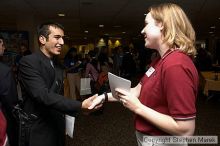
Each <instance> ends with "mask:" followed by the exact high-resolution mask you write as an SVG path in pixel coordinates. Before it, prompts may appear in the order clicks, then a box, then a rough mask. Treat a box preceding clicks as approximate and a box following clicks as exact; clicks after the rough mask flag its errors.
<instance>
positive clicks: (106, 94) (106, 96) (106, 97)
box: [103, 92, 108, 102]
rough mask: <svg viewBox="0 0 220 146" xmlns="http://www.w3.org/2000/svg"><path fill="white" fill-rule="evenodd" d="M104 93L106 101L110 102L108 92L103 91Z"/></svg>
mask: <svg viewBox="0 0 220 146" xmlns="http://www.w3.org/2000/svg"><path fill="white" fill-rule="evenodd" d="M103 94H104V97H105V98H104V102H108V93H106V92H104V93H103Z"/></svg>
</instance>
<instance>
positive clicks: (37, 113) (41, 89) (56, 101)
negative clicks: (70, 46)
mask: <svg viewBox="0 0 220 146" xmlns="http://www.w3.org/2000/svg"><path fill="white" fill-rule="evenodd" d="M63 37H64V28H63V27H62V26H61V25H60V24H57V23H44V24H42V25H40V26H39V27H38V41H39V45H40V50H39V51H37V52H36V53H33V54H31V55H27V56H24V57H23V58H22V59H21V60H20V65H19V71H18V79H19V82H20V85H21V90H22V97H23V99H24V111H26V112H27V113H28V114H29V115H30V114H32V115H34V118H33V119H32V123H31V126H30V130H29V131H28V132H29V133H28V135H29V139H28V141H27V143H26V145H27V146H64V145H65V116H64V115H65V114H68V115H73V116H74V115H75V114H76V113H77V112H79V111H81V110H86V111H87V110H88V107H89V106H90V105H91V104H92V101H93V100H94V98H95V97H96V96H93V97H90V98H88V99H86V100H84V101H83V102H82V103H81V102H79V101H76V100H72V99H69V98H66V97H64V96H62V95H60V94H59V93H58V92H59V91H61V89H62V88H61V87H62V85H63V75H62V73H61V74H60V73H59V72H60V70H61V69H60V67H59V66H58V65H56V64H55V63H54V62H53V57H54V56H56V55H59V54H60V52H61V49H62V46H63V45H64V40H63ZM95 108H99V106H97V107H95Z"/></svg>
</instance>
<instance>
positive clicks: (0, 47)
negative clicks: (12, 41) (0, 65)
mask: <svg viewBox="0 0 220 146" xmlns="http://www.w3.org/2000/svg"><path fill="white" fill-rule="evenodd" d="M4 50H5V46H4V42H3V40H2V39H0V56H1V55H3V53H4Z"/></svg>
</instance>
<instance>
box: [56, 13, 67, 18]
mask: <svg viewBox="0 0 220 146" xmlns="http://www.w3.org/2000/svg"><path fill="white" fill-rule="evenodd" d="M57 15H58V16H60V17H64V16H65V14H64V13H59V14H57Z"/></svg>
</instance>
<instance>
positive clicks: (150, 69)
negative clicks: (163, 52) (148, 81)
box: [145, 67, 155, 77]
mask: <svg viewBox="0 0 220 146" xmlns="http://www.w3.org/2000/svg"><path fill="white" fill-rule="evenodd" d="M154 71H155V69H154V68H153V67H150V68H149V69H148V71H147V72H146V73H145V74H146V75H147V77H150V76H151V75H152V74H153V73H154Z"/></svg>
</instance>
